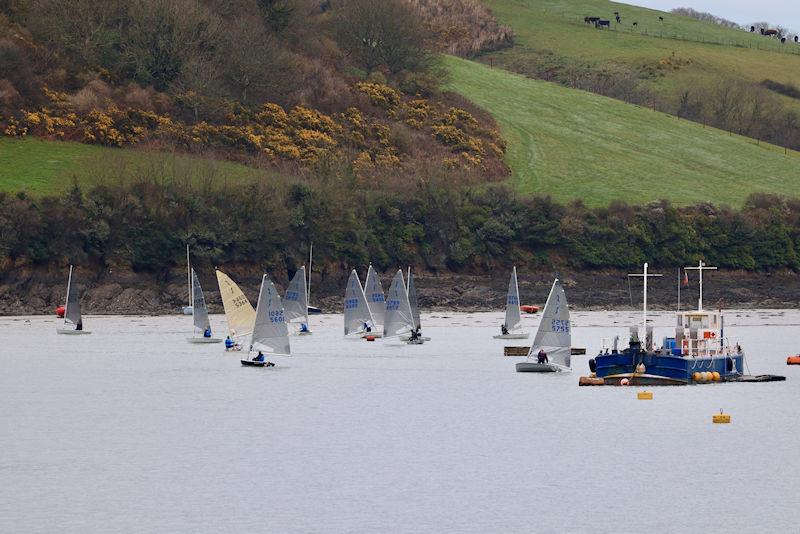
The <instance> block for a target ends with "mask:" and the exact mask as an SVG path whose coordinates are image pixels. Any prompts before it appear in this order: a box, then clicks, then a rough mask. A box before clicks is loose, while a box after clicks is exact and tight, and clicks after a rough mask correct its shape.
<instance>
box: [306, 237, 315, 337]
mask: <svg viewBox="0 0 800 534" xmlns="http://www.w3.org/2000/svg"><path fill="white" fill-rule="evenodd" d="M313 260H314V243H313V242H312V243H311V245H309V247H308V290H307V291H306V310H308V305H309V304H311V262H312V261H313ZM306 316H308V312H307V311H306ZM306 322H308V321H306Z"/></svg>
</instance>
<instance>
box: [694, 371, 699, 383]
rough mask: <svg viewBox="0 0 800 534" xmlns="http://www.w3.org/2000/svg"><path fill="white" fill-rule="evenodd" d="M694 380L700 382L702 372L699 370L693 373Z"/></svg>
mask: <svg viewBox="0 0 800 534" xmlns="http://www.w3.org/2000/svg"><path fill="white" fill-rule="evenodd" d="M692 380H694V381H695V382H700V373H699V372H698V371H695V372H694V373H692Z"/></svg>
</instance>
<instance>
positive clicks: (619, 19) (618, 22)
mask: <svg viewBox="0 0 800 534" xmlns="http://www.w3.org/2000/svg"><path fill="white" fill-rule="evenodd" d="M621 23H622V19H621V18H619V15H617V24H621Z"/></svg>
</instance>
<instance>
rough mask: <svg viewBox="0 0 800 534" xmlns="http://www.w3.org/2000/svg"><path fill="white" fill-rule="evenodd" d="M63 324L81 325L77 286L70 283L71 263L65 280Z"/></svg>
mask: <svg viewBox="0 0 800 534" xmlns="http://www.w3.org/2000/svg"><path fill="white" fill-rule="evenodd" d="M64 324H67V325H70V324H72V325H75V326H76V327H77V326H78V325H81V326H82V325H83V323H82V322H81V303H80V301H79V300H78V288H77V287H75V284H73V283H72V265H70V266H69V279H68V280H67V304H66V307H65V309H64Z"/></svg>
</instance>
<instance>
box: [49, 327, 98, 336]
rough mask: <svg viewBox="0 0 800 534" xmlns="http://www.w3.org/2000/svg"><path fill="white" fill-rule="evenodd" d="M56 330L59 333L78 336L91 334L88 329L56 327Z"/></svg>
mask: <svg viewBox="0 0 800 534" xmlns="http://www.w3.org/2000/svg"><path fill="white" fill-rule="evenodd" d="M56 332H58V333H59V334H66V335H69V336H79V335H82V334H91V333H92V332H91V331H90V330H75V329H72V328H58V329H56Z"/></svg>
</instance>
